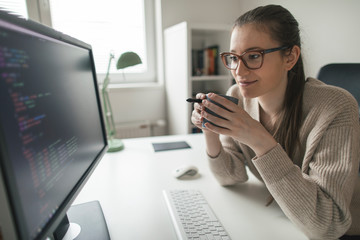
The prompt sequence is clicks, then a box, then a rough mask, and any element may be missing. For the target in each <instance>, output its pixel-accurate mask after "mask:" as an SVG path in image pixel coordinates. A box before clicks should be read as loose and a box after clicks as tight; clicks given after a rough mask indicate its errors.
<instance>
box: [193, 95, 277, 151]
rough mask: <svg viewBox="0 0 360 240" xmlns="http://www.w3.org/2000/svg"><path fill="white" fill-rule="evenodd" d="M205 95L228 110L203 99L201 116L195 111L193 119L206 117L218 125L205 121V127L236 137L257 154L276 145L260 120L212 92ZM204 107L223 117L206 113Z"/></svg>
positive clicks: (214, 131)
mask: <svg viewBox="0 0 360 240" xmlns="http://www.w3.org/2000/svg"><path fill="white" fill-rule="evenodd" d="M207 96H208V97H209V98H210V99H211V100H212V101H214V102H217V103H219V104H221V105H223V106H224V107H225V108H227V109H228V110H229V111H228V110H226V109H223V108H221V107H219V106H217V105H216V104H213V103H211V102H210V101H208V100H203V101H202V104H201V105H202V108H198V109H199V110H200V115H201V117H199V116H197V114H198V112H197V114H196V115H195V117H194V119H195V118H196V119H203V118H206V119H207V120H209V121H210V122H212V123H214V124H216V125H218V126H220V127H217V126H214V125H213V124H211V123H208V122H207V123H205V127H206V129H207V130H208V131H211V132H213V133H217V134H223V135H227V136H230V137H232V138H234V139H236V140H237V141H239V142H241V143H243V144H245V145H247V146H249V147H250V148H252V149H253V150H254V152H255V153H256V155H257V156H261V155H263V154H265V153H266V152H268V151H269V150H271V149H272V148H273V147H275V146H276V144H277V142H276V141H275V139H274V138H273V136H272V135H271V134H270V133H269V132H268V131H267V130H266V129H265V128H264V127H263V125H262V124H261V123H260V122H258V121H256V120H254V119H253V118H252V117H251V116H250V115H249V114H248V113H247V112H245V111H244V110H243V109H242V108H241V107H239V106H238V105H236V104H235V103H233V102H231V101H230V100H227V99H225V98H223V97H221V96H219V95H217V94H214V93H209V94H208V95H207ZM205 107H206V108H208V109H210V110H211V111H213V112H214V113H216V114H218V115H220V116H222V117H224V118H225V119H221V118H218V117H215V116H213V115H212V114H209V113H207V112H206V111H205ZM194 111H195V110H194Z"/></svg>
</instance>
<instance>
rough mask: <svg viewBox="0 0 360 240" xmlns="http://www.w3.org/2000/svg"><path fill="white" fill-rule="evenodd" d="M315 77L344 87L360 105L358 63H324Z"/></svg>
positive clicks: (359, 71)
mask: <svg viewBox="0 0 360 240" xmlns="http://www.w3.org/2000/svg"><path fill="white" fill-rule="evenodd" d="M317 78H318V79H319V80H321V81H322V82H324V83H326V84H330V85H334V86H338V87H341V88H344V89H346V90H347V91H348V92H350V93H351V94H352V95H353V96H354V97H355V99H356V100H357V102H358V105H359V106H360V63H331V64H328V65H325V66H323V67H322V68H321V69H320V71H319V74H318V77H317ZM359 112H360V107H359ZM359 114H360V113H359ZM359 120H360V117H359ZM359 175H360V168H359Z"/></svg>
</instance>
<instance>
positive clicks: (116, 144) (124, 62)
mask: <svg viewBox="0 0 360 240" xmlns="http://www.w3.org/2000/svg"><path fill="white" fill-rule="evenodd" d="M113 59H114V54H112V53H110V58H109V64H108V69H107V73H106V76H105V79H104V83H103V88H102V97H103V104H104V115H105V126H106V133H107V138H108V144H109V150H108V152H117V151H120V150H122V149H124V144H123V143H122V141H121V140H120V139H116V138H114V137H115V135H116V128H115V123H114V118H113V111H112V108H111V103H110V98H109V90H108V85H109V83H110V78H109V71H110V66H111V61H112V60H113ZM140 63H141V59H140V57H139V56H138V55H137V54H136V53H134V52H125V53H123V54H122V55H121V56H120V58H119V60H118V62H117V66H116V68H117V69H124V68H127V67H131V66H135V65H137V64H140Z"/></svg>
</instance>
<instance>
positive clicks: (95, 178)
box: [74, 134, 307, 240]
mask: <svg viewBox="0 0 360 240" xmlns="http://www.w3.org/2000/svg"><path fill="white" fill-rule="evenodd" d="M181 140H184V141H186V142H187V143H188V144H189V145H190V146H191V148H190V149H181V150H171V151H164V152H154V149H153V147H152V143H159V142H172V141H181ZM123 142H124V144H125V149H124V150H123V151H121V152H117V153H107V154H106V155H105V156H104V158H103V159H102V160H101V162H100V163H99V165H98V167H97V169H96V170H95V171H94V173H93V175H92V176H91V177H90V179H89V181H88V182H87V183H86V185H85V186H84V188H83V190H82V191H81V193H80V194H79V196H78V197H77V199H76V200H75V202H74V204H77V203H83V202H88V201H93V200H98V201H100V204H101V206H102V208H103V212H104V215H105V218H106V221H107V224H108V228H109V232H110V236H111V238H112V239H114V240H118V239H129V240H137V239H154V240H162V239H163V240H171V239H174V240H175V239H177V238H176V234H175V231H174V228H173V225H172V222H171V219H170V215H169V213H168V210H167V207H166V203H165V201H164V198H163V194H162V190H163V189H199V190H200V191H201V192H202V194H203V195H204V196H205V198H206V199H207V201H208V203H209V204H210V206H211V208H212V209H213V211H214V212H215V214H216V215H217V217H218V218H219V219H220V221H221V222H222V224H223V225H224V227H225V229H226V230H227V232H228V233H229V235H230V236H231V237H232V239H247V240H249V239H256V240H258V239H277V240H280V239H286V240H288V239H292V240H296V239H307V238H306V236H305V235H304V234H303V233H302V232H301V231H300V230H299V229H297V228H296V227H295V226H294V225H293V224H292V223H291V222H290V221H289V219H288V218H287V217H286V216H285V215H284V213H283V212H282V211H281V209H280V208H279V206H278V205H277V204H276V203H275V202H274V203H273V204H272V205H270V206H269V207H265V203H266V197H267V196H268V192H267V190H266V187H265V185H264V184H263V183H261V182H260V181H259V180H257V179H256V178H255V177H254V176H253V175H251V174H249V181H248V182H247V183H245V184H241V185H237V186H233V187H222V186H220V185H219V184H218V183H217V182H216V180H215V178H214V177H213V175H212V173H211V172H210V169H209V166H208V163H207V159H206V154H205V141H204V138H203V136H202V134H191V135H179V136H162V137H151V138H137V139H125V140H123ZM185 164H193V165H195V166H197V167H198V168H199V174H198V175H196V176H195V177H192V178H188V179H185V180H178V179H176V178H174V177H173V175H172V171H173V170H174V169H175V168H177V167H179V166H182V165H185Z"/></svg>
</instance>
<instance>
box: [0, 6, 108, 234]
mask: <svg viewBox="0 0 360 240" xmlns="http://www.w3.org/2000/svg"><path fill="white" fill-rule="evenodd" d="M106 150H107V140H106V131H105V127H104V122H103V118H102V109H101V103H100V98H99V91H98V86H97V79H96V72H95V66H94V60H93V53H92V49H91V46H90V45H88V44H86V43H83V42H81V41H79V40H76V39H74V38H72V37H69V36H67V35H65V34H63V33H60V32H58V31H55V30H53V29H51V28H49V27H45V26H43V25H41V24H38V23H36V22H33V21H30V20H26V19H21V18H18V17H16V16H12V15H10V14H7V13H6V12H3V11H0V234H1V235H0V239H1V238H2V239H4V240H7V239H48V237H50V239H52V238H53V237H52V236H53V232H54V231H55V230H56V229H57V228H59V229H61V228H62V227H59V224H60V223H61V222H66V221H63V220H64V219H66V217H65V216H66V212H67V211H68V209H69V208H70V206H71V204H72V203H73V201H74V199H75V197H76V196H77V195H78V193H79V192H80V190H81V188H82V187H83V186H84V184H85V182H86V181H87V179H88V178H89V176H90V175H91V174H92V172H93V171H94V168H95V167H96V166H97V164H98V163H99V161H100V159H101V158H102V156H103V154H104V153H105V152H106ZM88 214H93V213H92V211H90V212H88ZM67 225H68V224H66V223H65V226H67ZM93 229H97V228H96V227H94V228H93ZM56 235H57V234H56ZM60 237H61V236H60Z"/></svg>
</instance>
